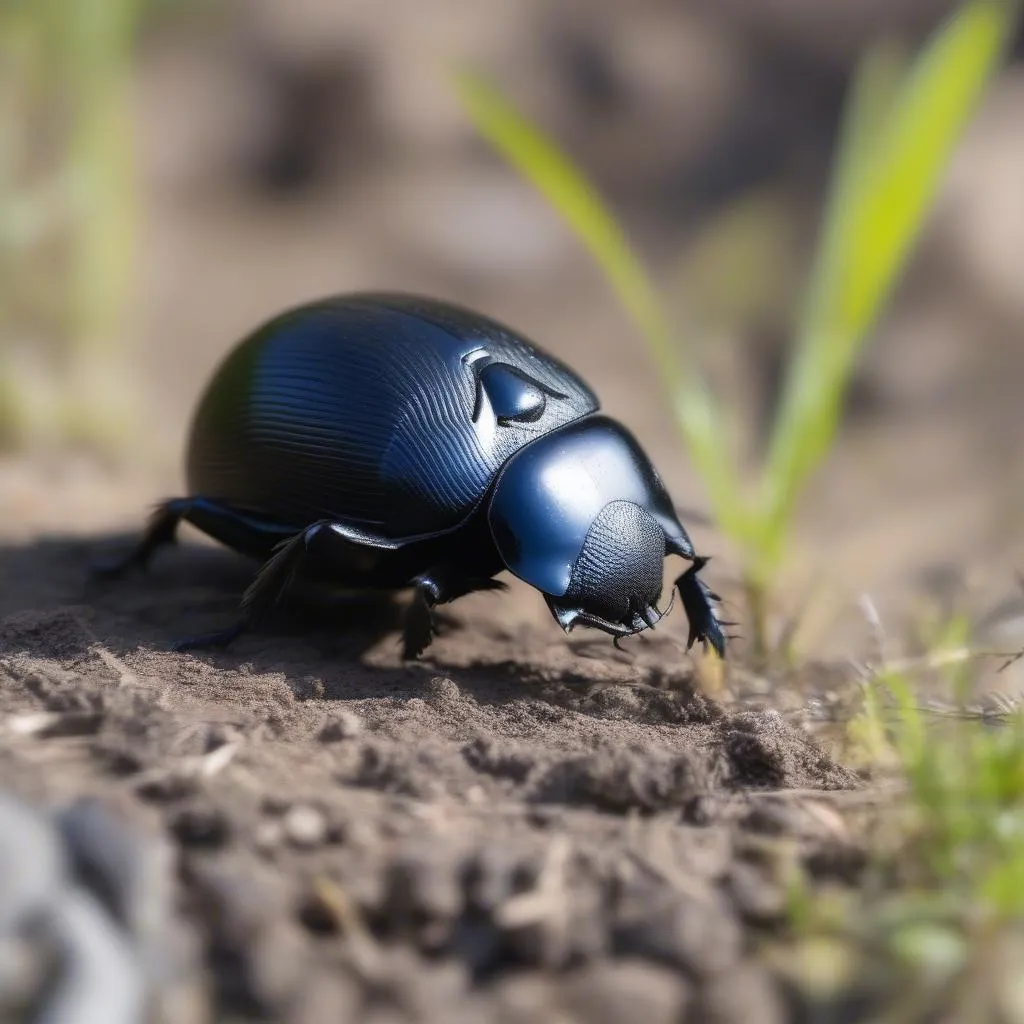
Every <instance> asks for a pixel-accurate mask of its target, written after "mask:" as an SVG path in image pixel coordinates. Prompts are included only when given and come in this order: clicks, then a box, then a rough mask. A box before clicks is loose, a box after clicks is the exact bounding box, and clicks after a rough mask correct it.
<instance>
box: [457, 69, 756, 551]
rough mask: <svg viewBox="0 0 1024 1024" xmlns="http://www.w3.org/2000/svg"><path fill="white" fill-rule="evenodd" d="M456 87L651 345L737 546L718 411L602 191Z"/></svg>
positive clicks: (742, 523) (515, 118) (483, 92)
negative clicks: (582, 249) (583, 248)
mask: <svg viewBox="0 0 1024 1024" xmlns="http://www.w3.org/2000/svg"><path fill="white" fill-rule="evenodd" d="M456 87H457V89H458V92H459V95H460V98H461V100H462V102H463V105H464V107H465V109H466V111H467V113H468V114H469V116H470V118H471V119H472V120H473V122H474V124H475V126H476V128H477V130H478V131H479V132H480V134H481V135H482V136H483V137H484V138H486V139H487V140H488V141H489V142H490V143H491V144H492V145H493V146H494V147H495V148H496V149H497V150H498V151H499V152H500V153H501V154H502V155H503V157H504V158H505V159H506V160H507V161H508V162H509V163H510V164H512V165H513V166H514V167H515V168H516V169H517V170H518V171H519V172H520V173H521V174H522V175H523V176H524V177H525V178H526V179H527V180H528V181H529V182H530V183H531V184H532V185H533V186H534V187H535V188H536V189H537V190H538V191H539V192H540V193H541V194H542V195H543V196H544V197H545V198H546V199H547V200H548V202H549V203H550V204H551V206H552V207H554V209H555V210H556V211H557V212H558V213H559V215H560V216H561V217H562V219H563V220H565V221H566V222H567V224H568V225H569V226H570V227H571V228H572V230H573V231H574V233H575V234H576V236H577V237H578V238H579V239H580V241H581V242H582V243H583V244H584V245H585V246H586V248H587V250H588V251H589V252H590V254H591V256H592V257H593V258H594V260H595V261H596V262H597V264H598V266H599V267H600V268H601V270H602V272H603V273H604V276H605V277H606V278H607V280H608V282H609V284H610V285H611V287H612V289H613V290H614V292H615V294H616V296H617V298H618V299H619V301H620V302H621V304H622V305H623V307H624V308H625V310H626V311H627V313H628V314H629V315H630V316H631V318H632V319H633V321H634V322H635V323H636V325H637V326H638V328H639V329H640V332H641V334H642V336H643V338H644V340H645V341H646V342H647V345H648V347H649V349H650V351H651V355H652V356H653V357H654V360H655V363H656V365H657V368H658V370H659V373H660V375H661V378H662V380H663V382H664V384H665V386H666V387H667V388H668V389H669V393H670V395H671V399H672V407H673V411H674V413H675V417H676V420H677V423H678V424H679V428H680V431H681V433H682V435H683V439H684V441H685V443H686V445H687V448H688V450H689V452H690V456H691V458H692V459H693V461H694V463H695V464H696V466H697V468H698V471H699V472H700V474H701V477H702V479H703V481H704V484H705V486H706V487H707V490H708V496H709V498H710V500H711V503H712V505H713V507H714V510H715V516H716V519H717V521H718V523H719V526H720V527H721V528H722V529H723V530H724V531H725V532H726V533H727V534H729V535H731V536H732V537H733V538H734V539H735V540H738V541H742V540H743V539H744V538H745V537H746V535H747V533H748V532H749V528H748V524H747V522H746V517H745V515H744V509H743V503H742V499H741V494H740V489H739V484H738V480H737V478H736V476H735V474H734V472H733V467H732V464H731V462H730V461H729V458H728V454H727V453H726V452H724V451H723V439H724V438H725V437H726V436H727V435H726V434H725V432H724V431H723V429H722V424H721V420H720V415H719V410H718V407H717V405H716V403H715V402H714V400H713V398H712V396H711V394H710V393H709V392H708V390H707V388H706V387H705V386H704V384H703V383H702V381H701V380H700V379H699V377H698V376H697V374H696V373H695V372H694V371H693V370H691V369H688V368H687V367H686V366H685V365H684V362H683V360H682V358H681V357H680V355H679V353H678V351H677V348H676V339H675V337H674V335H673V331H672V328H671V327H670V325H669V321H668V317H667V316H666V314H665V311H664V308H663V306H662V303H661V301H660V300H659V298H658V294H657V291H656V289H655V287H654V286H653V284H652V283H651V279H650V276H649V275H648V273H647V272H646V270H645V269H644V267H643V265H642V263H641V262H640V260H639V259H638V257H637V256H636V254H635V253H634V252H633V250H632V248H631V247H630V245H629V243H628V241H627V240H626V238H625V236H624V234H623V232H622V230H621V229H620V227H619V225H618V223H617V222H616V221H615V218H614V217H613V216H612V215H611V214H610V213H609V212H608V210H607V208H606V207H605V205H604V203H603V202H602V201H601V199H600V197H599V196H598V194H597V192H596V190H595V189H594V188H593V187H592V185H591V184H590V183H589V182H588V181H587V180H586V179H585V178H584V177H583V175H582V174H581V173H580V172H579V171H578V170H577V169H576V168H575V167H574V166H573V165H572V164H571V163H570V161H569V160H568V159H567V158H566V156H565V155H564V154H563V153H562V152H561V151H560V150H559V149H558V148H557V146H556V145H555V144H554V143H553V142H552V141H551V140H549V139H547V138H546V137H544V136H543V135H542V134H541V133H540V132H539V131H538V130H537V129H536V128H535V127H534V126H533V125H532V124H530V123H529V122H528V121H527V120H526V119H525V118H524V117H523V116H522V115H521V114H520V113H518V111H516V110H515V109H514V108H513V107H512V106H511V105H510V104H509V103H508V102H507V101H506V100H505V99H504V98H503V97H502V96H501V95H500V94H499V93H498V92H497V91H496V90H495V89H494V88H493V87H491V86H490V85H489V84H487V83H486V82H484V81H483V80H482V79H480V78H479V77H477V76H475V75H472V74H468V73H461V74H458V75H456Z"/></svg>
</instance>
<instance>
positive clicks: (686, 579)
mask: <svg viewBox="0 0 1024 1024" xmlns="http://www.w3.org/2000/svg"><path fill="white" fill-rule="evenodd" d="M707 561H708V560H707V558H702V557H697V558H695V559H694V560H693V564H692V565H691V566H690V568H689V569H687V570H686V572H684V573H683V575H682V576H680V577H679V579H677V580H676V582H675V585H676V587H677V588H678V590H679V596H680V597H681V598H682V601H683V608H684V609H685V610H686V617H687V618H688V619H689V620H690V635H689V638H688V639H687V642H686V649H687V650H689V649H690V648H691V647H692V646H693V645H694V643H695V642H696V641H697V640H700V641H701V642H702V643H703V644H704V647H705V649H707V647H708V645H709V644H710V645H711V646H712V647H714V649H715V650H716V651H717V652H718V655H719V657H722V658H724V657H725V635H724V634H723V633H722V626H723V625H724V624H725V623H723V622H722V621H721V620H720V619H719V618H718V612H717V611H716V609H715V604H716V603H717V600H718V598H717V595H716V594H714V593H713V592H712V591H711V589H710V587H708V585H707V584H706V583H705V582H704V581H703V580H702V579H701V578H700V577H699V576H698V575H697V573H699V572H700V571H701V569H703V568H704V566H705V565H706V564H707Z"/></svg>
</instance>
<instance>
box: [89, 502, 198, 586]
mask: <svg viewBox="0 0 1024 1024" xmlns="http://www.w3.org/2000/svg"><path fill="white" fill-rule="evenodd" d="M190 505H191V502H190V500H189V499H188V498H172V499H171V500H170V501H164V502H161V504H159V505H157V507H156V508H155V509H154V510H153V513H152V515H151V516H150V517H149V522H148V524H147V525H146V530H145V532H144V533H143V535H142V537H141V538H140V539H139V541H138V543H137V544H136V545H135V547H134V548H132V550H131V551H129V552H128V553H127V554H126V555H122V556H121V557H120V558H118V559H114V560H113V561H111V562H107V563H105V564H101V565H96V566H93V568H92V575H93V576H94V577H97V578H101V579H116V578H117V577H118V576H122V575H123V574H124V573H125V572H127V571H128V570H129V569H135V568H139V569H145V568H146V567H147V566H148V565H149V562H150V560H151V559H152V557H153V555H154V554H155V553H156V552H157V551H158V550H159V549H160V548H162V547H166V546H167V545H169V544H173V543H174V541H175V536H176V534H177V531H178V523H180V522H181V520H182V519H183V518H184V517H185V516H186V515H187V513H188V510H189V508H190Z"/></svg>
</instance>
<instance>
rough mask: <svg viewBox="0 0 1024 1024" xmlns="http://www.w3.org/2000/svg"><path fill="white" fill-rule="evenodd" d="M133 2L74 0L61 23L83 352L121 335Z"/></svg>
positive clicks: (128, 221)
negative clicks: (67, 96)
mask: <svg viewBox="0 0 1024 1024" xmlns="http://www.w3.org/2000/svg"><path fill="white" fill-rule="evenodd" d="M139 6H140V5H139V3H138V0H79V2H78V3H76V4H74V5H73V6H72V9H71V11H69V12H68V13H69V17H68V20H67V23H66V25H65V29H64V30H65V32H66V38H65V45H64V47H63V49H64V51H65V54H66V59H67V64H66V70H65V76H66V77H65V88H66V89H67V92H68V95H69V98H70V99H71V103H72V108H71V111H72V114H71V116H72V129H71V137H70V142H69V159H70V165H71V172H72V176H73V187H74V195H75V198H76V200H77V202H76V219H77V230H76V231H75V237H74V253H73V264H72V267H73V269H72V285H71V287H72V308H73V310H74V314H73V319H74V323H73V337H74V339H75V342H76V345H77V347H78V349H79V354H80V355H83V356H85V357H86V358H95V357H96V356H97V355H101V356H109V355H111V354H112V353H113V352H115V351H116V347H117V345H118V343H119V342H121V341H122V340H123V339H122V338H121V332H122V331H123V327H124V324H123V321H122V317H123V314H124V311H125V304H126V299H127V295H128V294H129V293H130V275H131V269H132V251H133V248H132V246H133V240H134V228H135V225H134V211H135V202H134V200H135V191H134V171H135V164H134V154H133V151H132V148H133V147H132V141H133V140H132V132H131V117H130V111H129V109H128V86H129V73H130V68H131V53H132V39H133V34H134V28H135V20H136V16H137V13H138V8H139ZM72 11H73V13H72Z"/></svg>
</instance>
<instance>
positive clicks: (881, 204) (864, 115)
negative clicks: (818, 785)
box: [755, 0, 1020, 581]
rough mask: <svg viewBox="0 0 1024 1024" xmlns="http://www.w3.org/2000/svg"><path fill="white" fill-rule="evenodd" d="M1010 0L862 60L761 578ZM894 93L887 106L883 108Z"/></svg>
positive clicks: (990, 56)
mask: <svg viewBox="0 0 1024 1024" xmlns="http://www.w3.org/2000/svg"><path fill="white" fill-rule="evenodd" d="M1019 7H1020V4H1019V3H1018V2H1017V0H974V2H972V3H968V4H966V5H965V6H964V7H963V8H962V9H961V10H960V11H958V12H957V13H956V14H955V15H953V16H952V17H951V18H950V19H949V20H948V21H947V22H946V23H945V24H944V25H943V26H942V27H941V28H940V29H939V31H938V32H937V33H936V34H935V36H934V37H933V38H932V40H931V41H930V42H929V44H928V45H927V47H926V48H925V50H924V51H923V52H922V53H921V54H920V56H919V57H918V58H917V60H916V61H915V62H914V64H913V66H912V67H911V68H910V70H909V72H907V73H906V74H905V75H904V76H902V77H903V81H902V83H901V85H900V87H899V88H898V89H894V87H893V85H894V82H895V80H896V79H897V77H900V76H899V73H898V71H897V63H896V61H895V59H894V57H893V56H892V54H891V53H889V52H887V51H885V50H882V49H877V50H875V51H873V52H872V53H871V54H870V55H869V56H868V58H867V59H866V60H865V61H864V62H863V63H862V65H861V68H860V71H859V74H858V76H857V79H856V83H855V87H854V89H853V92H852V98H851V102H850V105H849V110H848V116H847V118H846V122H845V127H844V133H843V143H842V145H841V149H840V154H839V160H838V163H837V169H836V172H835V178H834V182H835V185H834V188H833V192H832V198H831V203H830V205H829V209H828V212H827V216H826V222H825V228H824V232H823V241H822V244H821V246H820V248H819V251H818V258H817V260H816V263H815V267H814V270H813V272H812V280H811V286H810V288H809V291H808V299H807V303H806V306H805V312H804V315H803V317H802V321H801V328H800V331H799V336H798V343H797V354H796V356H795V357H794V359H793V361H792V363H791V364H790V367H789V373H788V375H787V380H786V385H785V387H784V390H783V398H782V402H781V404H780V411H779V415H778V418H777V421H776V423H775V425H774V428H773V431H772V439H771V444H770V448H769V453H768V458H767V460H766V464H765V468H764V475H763V479H762V483H763V487H762V494H763V506H762V510H761V514H760V515H759V516H758V517H757V518H758V519H759V521H760V523H761V524H762V527H763V530H764V533H763V536H762V538H761V541H760V544H759V545H758V546H759V547H760V549H761V560H760V561H761V564H760V565H759V566H758V567H757V568H756V570H755V576H756V577H757V578H759V579H760V580H762V581H763V580H765V579H767V578H768V577H769V576H770V575H771V573H772V572H773V571H774V570H775V568H776V567H777V565H778V563H779V561H780V559H781V557H782V554H783V551H784V546H785V539H786V534H787V531H788V529H789V526H790V525H791V523H792V521H793V512H794V506H795V503H796V500H797V498H798V496H799V494H800V493H801V491H802V490H803V488H804V487H805V485H806V482H807V480H808V478H809V476H810V475H811V473H812V472H813V471H814V470H815V469H816V468H817V467H818V465H819V464H820V463H821V462H822V460H823V459H824V457H825V455H826V454H827V453H828V451H829V449H830V447H831V445H832V443H833V440H834V438H835V434H836V431H837V428H838V422H839V416H840V412H841V407H842V401H843V397H844V395H845V391H846V385H847V383H848V381H849V380H850V377H851V374H852V371H853V366H854V363H855V361H856V357H857V355H858V354H859V352H860V350H861V348H862V347H863V345H864V344H865V342H866V340H867V338H868V337H869V335H870V333H871V331H872V330H873V328H874V326H875V324H876V322H877V320H878V317H879V315H880V313H881V311H882V309H883V307H884V304H885V302H886V300H887V298H888V296H889V294H890V293H891V291H892V289H893V287H894V285H895V283H896V281H897V280H898V277H899V274H900V272H901V270H902V268H903V267H904V266H905V265H906V262H907V260H908V257H909V255H910V252H911V250H912V247H913V245H914V243H915V241H916V240H917V238H918V236H919V234H920V232H921V229H922V227H923V225H924V223H925V220H926V217H927V214H928V212H929V210H930V209H931V206H932V205H933V201H934V198H935V195H936V193H937V192H938V189H939V186H940V185H941V183H942V179H943V173H944V171H945V168H946V166H947V164H948V162H949V158H950V156H951V154H952V150H953V148H954V146H955V145H956V143H957V141H958V140H959V138H960V136H961V134H962V132H963V129H964V127H965V126H966V124H967V121H968V119H969V118H970V116H971V114H972V113H973V111H974V109H975V108H976V106H977V104H978V103H979V101H980V99H981V96H982V94H983V92H984V89H985V86H986V85H987V83H988V81H989V79H990V77H991V75H992V73H993V71H994V70H995V68H996V66H997V64H998V62H999V60H1000V58H1001V56H1002V55H1003V53H1004V51H1005V48H1006V46H1007V44H1008V42H1009V40H1010V38H1011V36H1012V31H1013V28H1014V25H1015V23H1016V19H1017V16H1018V14H1019ZM889 104H891V107H890V109H889V112H888V114H887V116H884V117H883V116H882V112H883V110H884V109H885V107H886V106H887V105H889Z"/></svg>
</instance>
